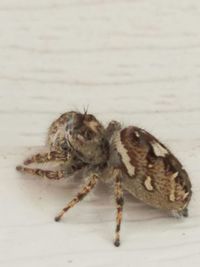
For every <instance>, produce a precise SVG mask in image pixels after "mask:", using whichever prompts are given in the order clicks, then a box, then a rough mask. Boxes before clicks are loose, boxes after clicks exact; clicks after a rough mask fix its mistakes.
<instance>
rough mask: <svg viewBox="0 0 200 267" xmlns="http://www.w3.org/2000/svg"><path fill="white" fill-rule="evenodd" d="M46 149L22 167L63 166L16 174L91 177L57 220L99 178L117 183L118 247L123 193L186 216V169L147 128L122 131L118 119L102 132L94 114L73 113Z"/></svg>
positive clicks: (57, 125)
mask: <svg viewBox="0 0 200 267" xmlns="http://www.w3.org/2000/svg"><path fill="white" fill-rule="evenodd" d="M46 146H47V148H48V152H47V153H39V154H36V155H33V156H32V157H30V158H28V159H26V160H25V161H24V165H29V164H31V163H43V162H53V161H57V162H59V163H60V164H59V168H58V169H57V170H56V171H55V170H54V171H53V170H43V169H39V168H27V167H25V166H17V170H18V171H21V172H23V173H29V174H32V175H39V176H41V177H46V178H48V179H61V178H65V177H67V176H68V175H71V174H75V173H76V172H77V171H79V170H84V174H85V175H86V176H87V177H88V181H87V183H86V184H85V185H84V186H83V187H82V189H81V190H80V191H79V192H78V193H77V195H76V196H75V197H74V198H73V199H72V200H71V201H70V202H69V203H68V204H67V206H66V207H65V208H63V210H62V211H61V212H60V213H59V214H58V215H57V216H56V217H55V220H56V221H59V220H60V219H61V217H62V216H63V215H64V213H65V212H66V211H68V210H69V209H70V208H71V207H73V206H74V205H75V204H76V203H78V202H79V201H80V200H82V199H83V198H84V197H85V196H86V195H87V194H88V193H89V192H90V191H91V190H92V188H93V187H94V186H95V185H96V183H97V182H98V181H99V180H102V181H104V182H107V181H113V183H114V195H115V200H116V207H117V216H116V229H115V238H114V244H115V246H119V245H120V226H121V220H122V209H123V204H124V198H123V191H124V190H127V191H128V192H129V193H131V194H132V195H133V196H135V197H136V198H138V199H139V200H141V201H143V202H144V203H146V204H148V205H150V206H152V207H155V208H160V209H163V210H166V211H170V212H172V213H173V214H174V213H176V214H178V215H183V216H187V215H188V209H187V206H188V204H189V201H190V199H191V195H192V191H191V183H190V180H189V177H188V175H187V173H186V171H185V170H184V169H183V167H182V165H181V163H180V162H179V161H178V159H177V158H176V157H175V156H174V155H173V154H172V153H171V152H170V150H169V149H168V148H167V147H166V146H164V145H163V144H162V143H161V142H160V141H159V140H158V139H156V138H155V137H154V136H152V135H151V134H149V133H148V132H146V131H145V130H143V129H140V128H138V127H135V126H129V127H127V128H123V129H122V127H121V125H120V124H119V123H118V122H115V121H112V122H110V123H109V125H108V127H107V128H104V127H103V125H102V124H101V123H100V122H99V121H98V120H97V119H96V118H95V117H94V116H93V115H91V114H86V113H84V114H81V113H78V112H74V111H71V112H67V113H64V114H63V115H61V116H60V117H59V118H58V119H57V120H55V121H54V122H53V123H52V124H51V126H50V128H49V131H48V136H47V144H46Z"/></svg>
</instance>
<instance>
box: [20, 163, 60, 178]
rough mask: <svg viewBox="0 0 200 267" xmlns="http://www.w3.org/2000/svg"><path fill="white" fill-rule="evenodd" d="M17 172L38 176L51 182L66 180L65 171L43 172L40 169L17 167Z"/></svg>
mask: <svg viewBox="0 0 200 267" xmlns="http://www.w3.org/2000/svg"><path fill="white" fill-rule="evenodd" d="M16 170H17V171H20V172H22V173H28V174H31V175H37V176H40V177H45V178H47V179H51V180H59V179H61V178H64V170H60V171H49V170H42V169H38V168H27V167H23V166H17V167H16Z"/></svg>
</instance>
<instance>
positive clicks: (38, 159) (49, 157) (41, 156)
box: [24, 151, 69, 165]
mask: <svg viewBox="0 0 200 267" xmlns="http://www.w3.org/2000/svg"><path fill="white" fill-rule="evenodd" d="M68 157H69V156H68V155H67V154H64V153H60V152H57V151H50V152H48V153H38V154H36V155H33V156H32V157H30V158H28V159H26V160H25V161H24V165H29V164H31V163H45V162H49V161H66V160H67V159H68Z"/></svg>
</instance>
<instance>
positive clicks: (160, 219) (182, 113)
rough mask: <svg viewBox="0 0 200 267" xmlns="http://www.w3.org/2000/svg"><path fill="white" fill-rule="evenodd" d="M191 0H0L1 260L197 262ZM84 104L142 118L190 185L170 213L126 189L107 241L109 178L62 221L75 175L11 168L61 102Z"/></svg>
mask: <svg viewBox="0 0 200 267" xmlns="http://www.w3.org/2000/svg"><path fill="white" fill-rule="evenodd" d="M199 24H200V3H199V1H198V0H190V1H187V0H182V1H173V0H168V1H160V0H141V1H123V0H116V1H112V0H108V1H103V0H71V1H70V0H59V1H57V0H43V1H41V0H30V1H26V0H9V1H8V0H1V1H0V123H1V127H0V137H1V138H0V179H1V181H0V215H1V220H0V266H2V267H8V266H9V267H11V266H13V267H18V266H20V267H22V266H26V267H35V266H37V267H40V266H41V267H46V266H48V267H49V266H52V267H54V266H60V267H62V266H72V267H75V266H82V267H90V266H91V267H108V266H109V267H111V266H114V267H118V266H126V267H129V266H130V267H132V266H137V267H140V266H164V267H165V266H167V267H168V266H181V267H182V266H199V265H200V207H199V203H200V195H199V193H200V179H199V178H200V177H199V173H200V167H199V166H200V164H199V162H200V31H199ZM86 107H88V109H89V111H90V112H91V113H94V114H95V115H96V116H97V117H98V118H99V119H100V120H101V121H102V122H103V123H104V124H105V125H106V124H107V123H108V121H110V120H111V119H116V120H119V121H121V122H123V124H124V125H137V126H140V127H144V128H145V129H146V130H148V131H150V132H151V133H152V134H154V135H155V136H157V137H158V138H159V139H161V140H162V141H163V142H164V143H165V144H167V145H168V146H169V147H170V148H171V150H172V151H173V152H174V153H175V154H176V155H177V157H178V158H179V159H180V160H181V161H182V163H183V164H184V166H185V168H186V169H187V171H188V173H189V174H190V177H191V181H192V184H193V198H192V201H191V204H190V208H189V213H190V216H189V218H185V219H182V220H178V219H176V218H172V217H169V216H168V215H167V214H165V213H163V212H161V211H159V210H154V209H152V208H149V207H147V206H146V205H144V204H142V203H140V202H138V201H136V200H134V199H133V198H131V197H130V196H126V203H125V209H124V216H123V225H122V244H121V247H120V248H115V247H114V246H113V244H112V241H113V233H114V228H115V203H114V199H113V195H112V188H107V187H105V186H104V185H99V186H98V187H97V188H96V190H95V191H94V193H91V194H90V195H89V196H88V197H87V198H86V199H85V200H84V201H82V203H81V204H79V205H77V206H76V207H75V208H74V209H73V210H71V211H70V212H69V213H68V214H67V216H66V217H65V219H64V220H63V221H62V222H60V223H55V222H54V220H53V218H54V216H55V215H56V214H57V212H58V211H60V209H61V208H62V207H63V206H64V205H65V204H66V203H67V201H69V200H70V199H71V198H72V196H73V195H74V194H75V193H76V192H77V189H78V186H79V185H78V184H77V182H74V181H68V180H67V179H66V180H65V181H61V182H50V181H47V180H42V179H39V178H37V177H29V176H24V175H20V174H19V173H17V172H16V171H15V166H16V165H17V164H19V163H21V162H22V160H23V159H24V158H25V157H26V156H27V155H30V154H32V153H34V152H35V151H38V150H40V149H41V146H43V144H44V141H45V137H46V131H47V128H48V126H49V124H50V123H51V121H52V120H54V119H55V118H56V117H57V116H59V115H60V114H61V113H62V112H65V111H69V110H72V109H73V110H79V111H83V109H84V108H86Z"/></svg>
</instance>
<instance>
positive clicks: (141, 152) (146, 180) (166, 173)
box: [115, 127, 192, 211]
mask: <svg viewBox="0 0 200 267" xmlns="http://www.w3.org/2000/svg"><path fill="white" fill-rule="evenodd" d="M115 146H116V149H117V152H118V154H119V156H120V158H121V163H122V166H123V168H124V174H125V175H124V179H123V183H124V188H125V189H126V190H128V191H129V192H130V193H131V194H133V195H134V196H135V197H137V198H138V199H140V200H142V201H143V202H145V203H147V204H149V205H151V206H153V207H158V208H162V209H167V210H176V211H181V210H183V209H185V208H186V207H187V205H188V203H189V200H190V198H191V194H192V192H191V183H190V180H189V177H188V175H187V173H186V171H185V170H184V169H183V167H182V165H181V163H180V162H179V161H178V160H177V158H176V157H175V156H174V155H173V154H172V153H171V151H170V150H169V149H168V148H166V147H165V146H164V145H163V144H162V143H161V142H159V141H158V139H156V138H155V137H154V136H152V135H151V134H149V133H148V132H146V131H144V130H143V129H140V128H137V127H128V128H124V129H123V130H121V131H120V132H118V133H117V134H116V137H115Z"/></svg>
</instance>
